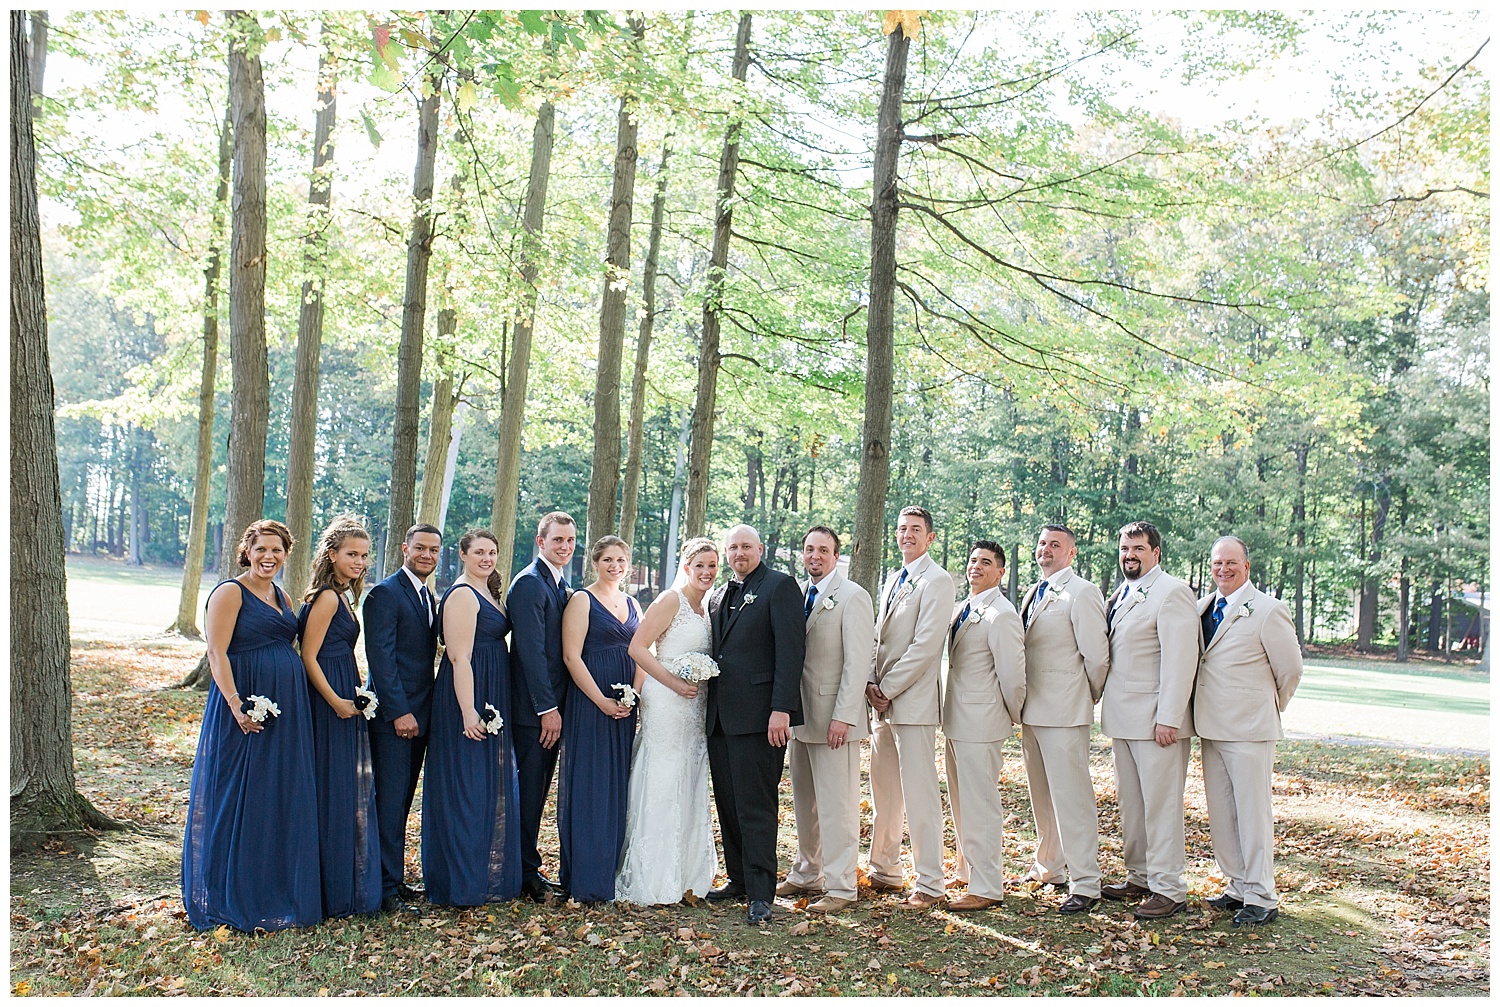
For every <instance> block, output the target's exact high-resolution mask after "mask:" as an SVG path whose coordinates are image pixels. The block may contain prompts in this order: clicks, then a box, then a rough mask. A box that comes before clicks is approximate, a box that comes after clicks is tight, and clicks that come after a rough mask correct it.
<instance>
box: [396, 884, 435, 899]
mask: <svg viewBox="0 0 1500 1007" xmlns="http://www.w3.org/2000/svg"><path fill="white" fill-rule="evenodd" d="M396 894H397V895H399V896H401V897H402V898H403V899H405V900H406V901H407V902H415V901H417V900H418V899H425V898H427V890H426V889H424V888H413V887H412V886H411V885H397V886H396Z"/></svg>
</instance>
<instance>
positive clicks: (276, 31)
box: [266, 28, 281, 42]
mask: <svg viewBox="0 0 1500 1007" xmlns="http://www.w3.org/2000/svg"><path fill="white" fill-rule="evenodd" d="M266 41H267V42H280V41H281V29H280V28H267V29H266Z"/></svg>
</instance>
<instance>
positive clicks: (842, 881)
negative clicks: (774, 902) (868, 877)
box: [787, 738, 859, 901]
mask: <svg viewBox="0 0 1500 1007" xmlns="http://www.w3.org/2000/svg"><path fill="white" fill-rule="evenodd" d="M787 761H788V762H790V763H791V776H792V812H793V814H794V815H795V816H796V819H797V859H796V860H794V861H793V862H792V869H791V872H790V873H788V874H787V880H788V881H790V882H792V883H793V884H795V885H799V886H801V887H803V888H815V889H821V890H822V891H824V892H827V893H828V894H829V895H835V896H837V897H839V898H841V899H849V900H851V901H852V900H853V899H854V898H855V897H856V894H857V893H856V886H857V885H858V883H859V882H858V875H857V873H856V864H857V863H858V860H859V742H857V741H850V742H845V743H844V744H843V745H841V746H839V748H838V749H836V750H834V749H830V748H829V747H828V746H827V745H810V744H807V743H806V742H802V741H798V740H796V739H795V738H793V739H792V740H791V741H790V742H789V743H788V744H787Z"/></svg>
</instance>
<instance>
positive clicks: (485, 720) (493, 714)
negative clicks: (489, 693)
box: [479, 703, 505, 734]
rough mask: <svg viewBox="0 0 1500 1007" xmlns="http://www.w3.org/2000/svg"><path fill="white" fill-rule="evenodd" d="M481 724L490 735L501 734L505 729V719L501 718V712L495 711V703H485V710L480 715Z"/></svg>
mask: <svg viewBox="0 0 1500 1007" xmlns="http://www.w3.org/2000/svg"><path fill="white" fill-rule="evenodd" d="M479 722H480V723H481V724H483V725H484V729H485V731H486V732H488V733H489V734H499V733H500V730H501V729H502V728H503V727H505V718H503V717H501V716H500V711H499V710H497V709H495V706H494V704H493V703H485V704H484V710H483V711H482V712H481V713H480V714H479Z"/></svg>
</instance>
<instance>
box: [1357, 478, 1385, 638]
mask: <svg viewBox="0 0 1500 1007" xmlns="http://www.w3.org/2000/svg"><path fill="white" fill-rule="evenodd" d="M1384 489H1385V487H1384V485H1383V484H1380V483H1377V484H1376V486H1375V514H1374V516H1373V518H1372V519H1371V521H1370V553H1369V563H1370V566H1372V567H1373V566H1374V565H1375V564H1377V563H1379V562H1380V559H1381V555H1382V554H1381V548H1380V546H1381V542H1382V540H1383V539H1384V538H1385V521H1386V517H1387V516H1388V515H1389V514H1390V511H1391V495H1390V493H1389V492H1381V491H1382V490H1384ZM1379 607H1380V578H1379V576H1377V575H1376V574H1374V573H1366V574H1365V575H1364V577H1363V578H1362V579H1361V581H1360V586H1359V626H1358V630H1357V634H1358V635H1357V636H1356V637H1355V640H1354V649H1355V650H1358V651H1368V650H1371V649H1373V642H1374V639H1375V621H1376V613H1377V611H1378V609H1379Z"/></svg>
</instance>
